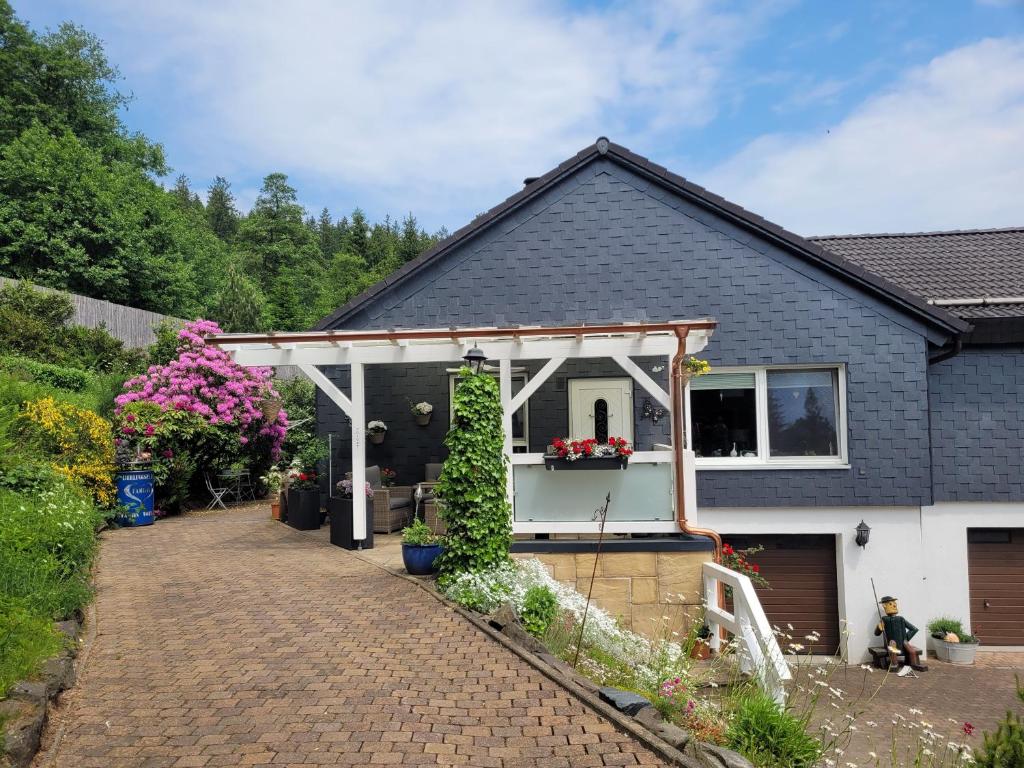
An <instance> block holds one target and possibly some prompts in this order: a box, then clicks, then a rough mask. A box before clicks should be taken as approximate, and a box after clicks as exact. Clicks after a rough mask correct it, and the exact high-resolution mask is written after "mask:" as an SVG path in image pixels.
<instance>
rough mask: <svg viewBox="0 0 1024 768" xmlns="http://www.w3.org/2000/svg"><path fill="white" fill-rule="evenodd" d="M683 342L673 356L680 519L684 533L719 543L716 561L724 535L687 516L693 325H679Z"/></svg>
mask: <svg viewBox="0 0 1024 768" xmlns="http://www.w3.org/2000/svg"><path fill="white" fill-rule="evenodd" d="M675 332H676V338H677V339H678V341H679V346H678V348H677V349H676V354H675V356H674V357H673V358H672V379H671V389H672V391H671V393H670V394H671V396H672V451H673V453H674V454H675V460H674V461H673V462H672V464H673V466H674V467H675V474H676V482H675V488H676V523H677V524H678V525H679V530H680V531H682V532H683V533H688V534H692V535H694V536H707V537H708V538H709V539H711V540H712V541H713V542H714V543H715V562H716V563H720V562H721V561H722V537H721V536H719V535H718V532H717V531H713V530H711V529H710V528H695V527H694V526H691V525H690V523H689V521H688V520H687V519H686V470H685V469H684V468H683V450H684V448H685V437H686V433H685V431H684V429H683V414H684V412H685V396H686V380H685V378H684V373H683V366H684V365H686V337H687V336H688V335H689V334H690V328H689V326H683V327H677V328H676V329H675Z"/></svg>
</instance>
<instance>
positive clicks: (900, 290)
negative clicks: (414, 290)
mask: <svg viewBox="0 0 1024 768" xmlns="http://www.w3.org/2000/svg"><path fill="white" fill-rule="evenodd" d="M602 157H603V158H605V159H607V160H610V161H613V162H616V163H618V164H619V165H622V166H623V167H625V168H628V169H629V170H631V171H633V172H634V173H637V174H639V175H641V176H645V177H647V178H649V179H651V180H653V181H655V182H657V183H658V184H660V185H661V186H663V187H665V188H666V189H668V190H670V191H671V192H673V193H674V194H677V195H679V196H680V197H682V198H684V199H686V200H689V201H691V202H693V203H694V204H696V205H699V206H701V207H703V208H705V209H707V210H710V211H713V212H714V213H716V214H717V215H719V216H722V217H723V218H725V219H726V220H728V221H731V222H733V223H734V224H736V225H738V226H740V227H742V228H744V229H746V230H747V231H750V232H752V233H754V234H756V235H758V236H760V237H762V238H764V239H766V240H768V241H769V242H772V243H774V244H776V245H777V246H779V247H782V248H784V249H786V250H787V251H789V252H790V253H793V254H794V255H796V256H798V257H800V258H803V259H804V260H806V261H808V262H810V263H812V264H814V265H815V266H817V267H819V268H821V269H823V270H825V271H826V272H829V273H831V274H834V275H836V276H838V277H840V278H841V279H843V280H846V281H847V282H849V283H852V284H854V285H856V286H858V287H860V288H862V289H863V290H866V291H867V292H869V293H871V294H872V295H875V296H877V297H879V298H880V299H882V300H883V301H885V302H887V303H889V304H892V305H894V306H896V307H898V308H899V309H901V310H902V311H904V312H906V313H908V314H910V315H912V316H915V317H917V318H918V319H920V320H923V321H924V322H926V323H928V324H929V325H932V326H934V327H937V328H939V329H941V330H942V331H944V332H947V333H948V332H954V333H961V332H964V331H966V330H968V329H969V328H970V325H969V324H968V323H966V322H964V321H963V320H962V319H960V318H959V317H957V316H956V315H954V314H952V313H950V312H947V311H946V310H944V309H942V308H940V307H934V306H932V305H930V304H928V302H927V301H925V300H924V299H922V298H921V297H920V296H918V295H915V294H914V293H911V292H910V291H908V290H907V289H906V288H905V287H903V286H901V285H899V284H898V283H896V282H894V281H891V280H890V279H888V278H886V277H882V276H881V275H879V274H878V273H876V272H873V271H869V270H868V269H865V267H864V266H862V265H861V264H858V263H857V262H856V261H853V260H851V259H848V258H845V257H844V256H842V255H839V254H837V253H835V252H833V251H832V250H826V249H825V248H823V247H822V246H820V245H818V244H817V243H815V242H813V241H811V240H808V239H806V238H803V237H801V236H800V235H797V234H795V233H793V232H790V231H789V230H787V229H783V228H782V227H780V226H779V225H778V224H774V223H772V222H770V221H768V220H766V219H764V218H762V217H761V216H758V215H757V214H754V213H751V212H750V211H748V210H746V209H745V208H742V207H740V206H738V205H736V204H735V203H731V202H729V201H728V200H726V199H725V198H722V197H719V196H718V195H716V194H714V193H713V192H709V191H708V190H706V189H704V188H703V187H701V186H699V185H697V184H694V183H693V182H691V181H688V180H686V179H685V178H683V177H682V176H679V175H677V174H675V173H672V172H671V171H669V170H668V169H667V168H665V167H663V166H660V165H657V164H656V163H652V162H651V161H650V160H648V159H647V158H645V157H642V156H641V155H637V154H635V153H633V152H631V151H630V150H628V149H626V148H625V147H622V146H620V145H618V144H615V143H613V142H610V141H609V140H608V139H606V138H604V137H601V138H599V139H598V140H597V141H596V142H594V143H593V144H591V145H589V146H587V147H585V148H584V149H582V150H580V151H579V152H577V153H576V154H575V155H574V156H573V157H570V158H569V159H568V160H566V161H565V162H563V163H561V164H559V165H558V166H557V167H555V168H553V169H551V170H550V171H548V172H547V173H545V174H544V175H543V176H540V177H538V178H537V179H536V180H535V181H533V182H532V183H530V184H527V185H525V186H524V187H523V189H521V190H520V191H519V192H516V193H515V194H514V195H512V196H511V197H509V198H508V199H506V200H505V201H504V202H502V203H499V204H498V205H496V206H494V207H493V208H491V209H490V210H489V211H487V212H486V213H482V214H480V215H479V216H477V217H476V218H475V219H473V220H472V221H471V222H470V223H469V224H467V225H466V226H465V227H462V228H461V229H459V230H457V231H456V232H454V233H453V234H452V235H451V236H450V237H448V238H447V239H445V240H443V241H441V242H440V243H438V244H437V245H436V246H434V247H433V248H431V249H430V250H428V251H425V252H424V253H422V254H420V255H419V256H418V257H417V258H415V259H413V260H412V261H410V262H408V263H407V264H405V265H404V266H403V267H401V268H400V269H398V270H396V271H395V272H392V273H391V274H390V275H388V276H387V277H385V278H384V279H383V280H381V281H380V282H378V283H376V284H375V285H372V286H370V287H369V288H367V289H366V290H365V291H363V293H361V294H360V295H358V296H356V297H355V298H354V299H352V300H351V301H349V302H348V303H347V304H345V305H344V306H342V307H339V308H338V309H337V310H336V311H335V312H333V313H331V314H330V315H328V316H327V317H325V318H324V319H322V320H321V321H320V322H319V323H317V325H316V326H315V330H325V329H330V328H338V327H341V326H342V325H344V323H345V321H346V320H347V319H348V318H350V317H351V316H352V315H354V314H355V313H356V312H358V311H359V310H360V309H361V308H363V307H364V306H365V305H367V304H369V303H370V302H371V301H373V300H374V299H375V298H376V297H377V296H378V295H380V294H381V293H383V292H384V291H386V290H387V289H388V288H390V287H391V286H394V285H396V284H398V283H401V282H402V281H403V280H405V279H406V278H408V277H410V276H411V275H414V274H416V273H417V272H419V271H420V270H422V269H424V268H425V267H427V266H428V265H430V264H431V263H432V262H434V261H435V260H437V259H439V258H441V257H442V256H444V255H445V254H446V253H448V252H449V251H451V250H453V249H454V248H456V247H458V246H459V245H461V244H462V243H464V242H466V241H467V240H469V239H471V238H472V237H474V236H476V235H477V234H479V233H481V232H482V231H484V230H485V229H487V228H488V227H489V226H490V225H491V224H493V223H494V222H495V221H497V220H498V219H500V218H501V217H503V216H505V215H506V214H509V213H511V212H512V211H514V210H517V209H518V208H520V207H522V206H523V205H525V204H527V203H529V202H530V201H531V200H533V199H534V198H536V197H537V196H538V195H540V194H541V193H543V192H544V191H546V190H547V189H549V188H550V187H552V186H554V185H555V184H557V183H558V182H559V181H561V180H562V179H564V178H566V177H567V176H569V175H570V174H572V173H575V172H576V171H578V170H579V169H580V168H582V167H584V166H585V165H587V164H589V163H591V162H594V161H595V160H598V159H600V158H602Z"/></svg>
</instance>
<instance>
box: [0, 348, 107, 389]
mask: <svg viewBox="0 0 1024 768" xmlns="http://www.w3.org/2000/svg"><path fill="white" fill-rule="evenodd" d="M0 370H2V371H4V372H5V373H9V374H12V375H14V376H18V377H19V378H24V379H27V380H29V381H37V382H39V383H40V384H48V385H50V386H51V387H56V388H57V389H66V390H68V391H69V392H81V391H82V390H83V389H85V388H86V387H87V386H89V384H90V383H91V381H92V376H90V375H89V373H88V371H83V370H81V369H80V368H68V367H66V366H63V365H54V364H53V363H41V362H39V361H38V360H33V359H31V358H28V357H21V356H19V355H0Z"/></svg>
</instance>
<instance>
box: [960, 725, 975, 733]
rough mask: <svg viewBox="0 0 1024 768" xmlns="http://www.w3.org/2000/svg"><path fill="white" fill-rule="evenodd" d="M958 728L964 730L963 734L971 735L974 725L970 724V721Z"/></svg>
mask: <svg viewBox="0 0 1024 768" xmlns="http://www.w3.org/2000/svg"><path fill="white" fill-rule="evenodd" d="M960 730H961V731H963V732H964V736H973V735H974V726H973V725H971V724H970V723H964V727H963V728H961V729H960Z"/></svg>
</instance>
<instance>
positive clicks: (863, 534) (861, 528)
mask: <svg viewBox="0 0 1024 768" xmlns="http://www.w3.org/2000/svg"><path fill="white" fill-rule="evenodd" d="M870 538H871V528H870V527H869V526H868V524H867V523H865V522H864V521H863V520H861V521H860V524H859V525H858V526H857V546H858V547H866V546H867V545H868V539H870Z"/></svg>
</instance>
